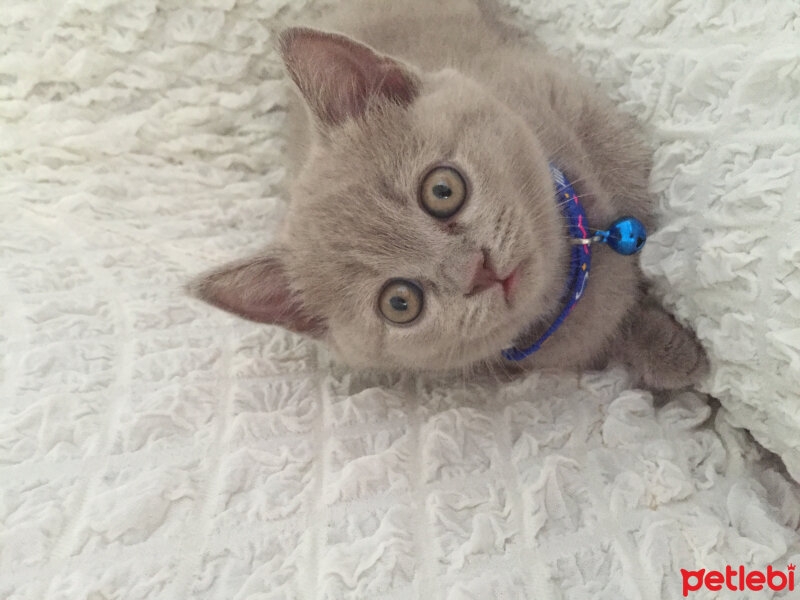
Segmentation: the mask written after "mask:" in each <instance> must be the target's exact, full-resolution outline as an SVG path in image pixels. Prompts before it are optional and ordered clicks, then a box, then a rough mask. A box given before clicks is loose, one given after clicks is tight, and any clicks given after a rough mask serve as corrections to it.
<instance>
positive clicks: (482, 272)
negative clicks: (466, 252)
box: [467, 251, 503, 296]
mask: <svg viewBox="0 0 800 600" xmlns="http://www.w3.org/2000/svg"><path fill="white" fill-rule="evenodd" d="M488 258H489V257H488V256H487V254H486V251H483V252H482V253H481V254H479V255H478V256H476V258H475V266H474V267H473V275H472V281H471V283H470V284H469V292H467V295H468V296H472V295H473V294H477V293H479V292H482V291H484V290H488V289H489V288H490V287H492V286H493V285H495V284H498V283H500V284H502V283H503V280H502V279H500V277H498V276H497V273H495V272H494V269H492V267H491V265H490V264H489V260H488Z"/></svg>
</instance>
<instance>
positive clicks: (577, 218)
mask: <svg viewBox="0 0 800 600" xmlns="http://www.w3.org/2000/svg"><path fill="white" fill-rule="evenodd" d="M550 175H551V176H552V177H553V182H554V183H555V188H556V202H558V205H559V206H560V207H561V213H562V214H563V215H564V218H565V219H566V221H567V226H568V229H569V235H570V237H571V238H572V240H573V246H572V258H571V259H570V264H569V277H568V278H567V287H566V289H565V290H564V295H563V302H564V303H565V304H564V309H563V310H562V311H561V314H560V315H558V318H557V319H556V320H555V321H553V324H552V325H550V328H549V329H548V330H547V331H545V332H544V334H543V335H542V337H540V338H539V339H538V340H536V341H535V342H534V343H533V344H532V345H531V346H528V347H527V348H524V349H520V348H516V347H514V348H508V349H507V350H503V357H504V358H506V359H508V360H514V361H517V360H522V359H523V358H527V357H528V356H530V355H531V354H533V353H534V352H536V351H537V350H538V349H539V348H541V347H542V344H544V343H545V342H546V341H547V338H549V337H550V336H551V335H553V334H554V333H555V332H556V330H557V329H558V328H559V327H561V324H562V323H563V322H564V320H565V319H566V318H567V315H568V314H569V313H570V312H571V311H572V309H573V308H575V305H576V304H577V303H578V300H580V299H581V296H583V291H584V290H585V289H586V282H587V280H588V279H589V270H590V269H591V266H592V247H591V242H592V238H593V236H590V235H589V227H588V225H587V224H586V211H584V210H583V205H582V204H581V201H580V200H579V199H578V194H576V193H575V188H573V187H572V184H571V183H570V182H569V179H567V176H566V175H564V173H563V172H562V171H560V170H559V169H558V168H556V167H555V166H554V165H550Z"/></svg>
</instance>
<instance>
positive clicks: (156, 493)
mask: <svg viewBox="0 0 800 600" xmlns="http://www.w3.org/2000/svg"><path fill="white" fill-rule="evenodd" d="M515 3H516V5H518V7H519V8H520V11H519V15H518V17H519V18H520V19H521V21H522V22H526V20H527V23H528V26H529V27H530V28H531V30H532V31H534V32H535V33H536V34H537V35H539V36H540V37H541V38H542V39H543V40H544V41H545V42H546V43H547V44H548V45H549V46H551V47H552V48H554V49H555V50H556V51H558V52H563V53H566V54H569V55H572V56H574V57H575V58H576V59H577V60H578V61H579V63H580V65H581V68H582V69H584V70H585V71H587V72H592V73H594V74H595V75H596V78H597V79H599V80H600V81H601V82H602V83H603V84H604V85H605V87H606V89H608V91H609V92H610V93H611V94H612V95H614V96H615V97H616V98H617V99H618V100H619V101H620V102H621V103H622V105H623V107H624V108H625V109H626V110H628V111H630V112H634V113H636V114H638V115H639V116H640V117H641V118H642V119H643V120H645V121H646V122H648V123H649V124H650V125H651V128H652V130H653V139H654V140H656V142H657V144H658V149H657V152H656V156H657V161H656V162H657V166H656V171H655V174H654V178H653V185H654V188H655V191H656V192H657V193H659V197H660V198H661V201H662V207H663V213H664V223H665V227H664V228H663V229H662V230H661V232H659V233H657V234H656V235H655V236H654V237H653V238H652V239H651V242H650V245H649V247H648V253H649V254H646V255H645V257H644V261H645V263H646V265H647V268H648V269H649V270H650V271H651V273H653V274H654V275H655V276H656V279H657V281H658V282H659V283H660V285H661V291H662V293H664V294H666V296H667V298H668V300H669V301H670V302H671V303H672V304H674V305H675V307H676V308H677V310H678V312H679V314H680V315H681V316H682V317H684V318H686V319H688V320H691V321H693V322H694V323H695V324H696V325H697V327H698V329H699V331H700V334H701V336H702V337H703V338H704V339H705V340H706V341H707V342H708V343H709V345H710V349H711V353H712V357H713V359H714V362H715V365H716V366H715V373H714V376H713V378H712V380H711V382H710V384H709V386H710V388H709V389H711V390H712V391H714V392H715V393H717V394H719V395H720V397H721V399H722V401H723V403H724V404H725V406H726V408H727V410H726V409H720V410H717V409H715V408H714V407H713V405H712V406H711V407H710V406H709V404H708V403H707V401H706V399H705V398H703V397H702V396H700V395H699V394H695V393H684V394H680V395H674V396H669V397H665V398H659V399H657V400H655V399H653V398H652V397H651V396H650V395H649V394H647V393H645V392H642V391H639V390H635V389H630V386H629V385H628V383H627V381H626V377H625V374H624V373H622V372H619V371H611V372H607V373H596V374H587V375H585V376H582V377H580V378H579V377H576V376H572V375H564V374H552V373H551V374H547V373H543V374H531V375H529V376H528V377H526V378H523V379H521V380H519V381H515V382H513V383H511V384H508V385H505V386H496V385H489V384H480V383H465V382H463V381H446V380H437V379H434V378H419V379H416V378H412V377H383V378H381V377H374V376H373V377H370V376H366V375H357V374H353V373H349V372H347V371H346V370H343V369H341V368H339V367H336V366H334V365H331V364H330V361H329V358H328V356H327V355H326V353H325V351H324V349H322V348H320V347H318V346H316V345H315V344H312V343H309V342H306V341H303V340H302V339H300V338H298V337H296V336H293V335H290V334H287V333H284V332H282V331H279V330H276V329H273V328H269V327H257V326H254V325H252V324H248V323H244V322H240V321H237V320H235V319H233V318H232V317H230V316H228V315H225V314H223V313H221V312H219V311H214V310H212V309H210V308H207V307H205V306H203V305H201V304H199V303H197V302H195V301H192V300H190V299H188V298H186V297H185V296H184V295H183V294H182V293H181V291H180V286H181V284H182V283H183V282H184V281H185V280H186V279H187V278H188V277H189V276H191V275H192V274H194V273H196V272H198V271H201V270H203V269H205V268H206V267H208V266H210V265H213V264H217V263H219V262H221V261H224V260H227V259H230V258H234V257H238V256H241V255H244V254H247V253H248V252H251V251H254V250H256V249H257V248H259V247H261V246H262V245H264V244H265V243H266V242H267V241H268V239H269V236H270V235H271V232H273V231H274V228H275V224H276V222H277V221H278V220H279V219H280V217H281V214H282V213H283V211H284V201H283V199H282V198H280V196H279V192H278V187H277V182H279V180H280V178H281V176H282V169H281V168H280V166H279V165H280V164H281V156H282V149H281V146H280V142H279V141H278V133H279V131H280V130H281V126H282V124H283V120H284V112H283V108H284V106H283V94H282V92H281V90H282V89H283V88H282V83H281V68H280V65H279V63H278V60H277V57H276V56H275V54H274V53H273V52H272V51H271V41H270V34H269V27H270V26H271V24H272V23H274V21H275V19H276V18H278V17H286V16H287V14H289V15H290V14H291V13H293V12H295V11H300V10H302V9H303V6H302V3H298V2H292V3H291V4H290V3H289V2H288V0H196V1H195V2H192V3H191V4H190V7H187V3H185V2H180V1H178V0H65V1H64V2H59V3H44V2H39V3H34V2H29V1H28V0H6V1H5V2H4V3H3V10H2V11H0V27H2V31H3V34H2V35H0V124H1V127H2V130H1V132H0V133H1V134H0V211H1V212H0V217H1V218H0V298H2V300H1V301H0V308H1V309H2V312H1V313H0V348H2V363H1V364H2V366H1V367H0V378H1V380H2V388H0V389H2V392H0V394H2V396H1V397H0V598H7V599H9V600H23V599H24V600H42V599H46V600H51V599H52V600H61V599H63V600H104V599H120V600H138V599H144V598H147V599H164V600H175V599H184V598H192V599H197V600H205V599H214V600H216V599H220V600H222V599H225V600H244V599H251V600H256V599H257V600H265V599H271V598H274V599H281V600H284V599H292V598H302V599H317V598H318V599H322V598H325V599H328V598H330V599H335V598H381V599H383V598H387V599H390V600H391V599H400V598H403V599H405V598H422V599H426V600H427V599H430V598H447V599H454V600H455V599H461V598H464V599H466V598H478V599H489V598H518V599H530V598H536V599H537V600H539V599H542V600H550V599H561V598H567V599H583V598H586V599H593V600H594V599H600V600H603V599H609V600H610V599H615V600H617V599H620V598H624V599H626V600H627V599H632V600H636V599H642V600H654V599H659V598H664V599H672V598H678V597H681V578H680V569H681V568H685V569H699V568H717V569H718V568H724V566H725V565H727V564H730V565H738V564H745V565H748V568H751V567H752V568H760V569H763V568H764V567H765V565H767V564H772V565H774V566H775V567H776V568H779V569H785V568H786V564H787V562H789V561H792V562H794V563H797V562H798V561H800V536H799V535H798V533H797V530H798V527H799V526H800V499H799V498H798V488H797V485H796V484H795V483H794V482H793V481H792V480H791V479H790V478H789V477H788V475H787V474H786V473H785V471H784V470H783V469H782V467H781V465H780V464H779V462H778V461H776V460H775V459H774V458H773V457H771V456H769V455H767V454H766V453H764V452H763V451H762V450H760V449H759V447H758V446H757V445H756V444H755V443H754V442H753V441H752V440H751V439H750V438H749V437H748V436H747V435H746V434H745V433H743V432H741V431H740V430H737V429H734V428H733V427H732V425H736V424H741V423H743V422H746V424H747V425H748V426H751V427H752V428H753V430H754V432H755V433H756V435H758V436H759V439H761V440H762V441H763V443H764V444H765V445H768V446H771V447H773V448H775V449H776V450H778V451H780V452H782V454H783V456H784V458H785V459H786V461H787V463H788V464H789V466H790V468H792V469H793V470H794V472H795V473H796V462H793V459H792V456H794V455H793V454H792V452H794V450H792V449H791V442H792V440H793V439H797V431H798V429H797V427H796V420H795V421H793V419H796V414H797V413H796V396H793V395H791V392H792V390H793V388H794V387H795V385H796V382H797V374H798V361H797V354H796V352H795V351H794V350H793V349H792V348H793V344H794V345H796V331H795V332H794V333H793V330H792V327H796V323H795V324H793V323H792V322H791V318H790V316H791V314H792V311H794V314H795V315H796V314H797V302H798V287H797V277H796V271H795V270H794V269H795V267H794V264H795V263H796V262H797V258H798V254H797V253H798V246H797V239H798V236H797V235H796V234H797V228H796V223H797V219H796V217H797V213H796V212H793V211H796V210H797V206H798V204H797V203H796V202H793V201H794V200H796V198H797V192H798V189H800V182H799V181H798V179H797V177H798V175H797V171H796V166H797V161H798V156H800V152H798V140H797V137H796V133H797V125H798V121H797V119H798V118H800V111H798V110H797V104H796V103H797V98H798V96H799V95H798V94H797V91H798V87H797V80H798V73H799V72H800V70H798V68H797V62H796V61H797V51H798V47H797V44H796V43H795V44H794V45H792V44H791V43H790V42H791V41H792V40H795V41H796V39H797V38H796V36H797V33H798V23H800V19H798V14H797V10H798V9H797V4H796V2H794V1H793V0H775V1H774V2H772V3H770V10H768V11H765V10H764V7H763V4H762V3H759V2H755V0H750V1H744V0H741V1H731V2H727V3H725V2H711V1H709V2H705V3H703V4H699V3H697V2H694V1H692V2H688V1H686V2H681V1H664V2H655V3H654V2H651V1H648V2H644V1H643V2H636V3H633V5H631V3H629V2H621V1H618V2H596V1H592V0H571V1H570V0H565V1H563V2H559V3H546V2H535V1H533V0H531V1H530V2H527V1H525V2H521V1H520V0H515ZM792 61H794V62H792ZM793 132H794V137H793ZM793 223H794V224H793ZM743 224H747V225H752V228H747V227H743V226H742V225H743ZM793 227H794V230H793V229H792V228H793ZM767 232H769V235H767ZM792 232H793V233H792ZM792 303H794V304H792ZM793 352H794V353H793ZM759 361H761V362H759ZM793 402H794V404H793ZM747 407H751V408H752V409H753V410H755V412H754V413H752V414H753V415H755V416H754V417H752V418H750V417H749V416H748V415H750V414H751V413H748V412H746V411H747V410H749V409H748V408H747ZM793 407H794V408H793ZM780 411H783V412H780ZM793 411H794V412H793ZM793 415H794V416H793ZM792 436H794V437H792ZM781 444H782V445H781ZM692 597H695V598H717V597H720V598H744V597H746V596H744V595H742V594H741V593H739V592H736V593H734V592H731V593H730V594H727V595H725V593H721V594H717V593H712V592H707V591H706V592H702V591H698V592H696V593H694V594H693V596H692ZM759 597H764V598H769V597H786V598H789V597H792V596H791V595H789V594H788V592H787V593H783V594H781V593H778V594H774V595H773V594H772V593H771V592H762V593H761V595H760V596H759Z"/></svg>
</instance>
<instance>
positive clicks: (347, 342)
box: [325, 326, 385, 368]
mask: <svg viewBox="0 0 800 600" xmlns="http://www.w3.org/2000/svg"><path fill="white" fill-rule="evenodd" d="M325 342H326V344H327V345H328V348H329V349H330V351H331V352H332V353H333V354H334V355H335V356H336V358H337V359H338V360H340V361H341V362H343V363H345V364H347V365H350V366H351V367H362V368H367V367H370V368H371V367H378V366H385V365H382V362H383V354H384V352H383V349H382V347H381V335H380V333H379V331H377V327H372V328H369V327H367V328H366V330H365V328H364V327H357V326H349V327H347V326H338V327H332V328H331V329H330V330H329V332H328V335H327V337H326V339H325Z"/></svg>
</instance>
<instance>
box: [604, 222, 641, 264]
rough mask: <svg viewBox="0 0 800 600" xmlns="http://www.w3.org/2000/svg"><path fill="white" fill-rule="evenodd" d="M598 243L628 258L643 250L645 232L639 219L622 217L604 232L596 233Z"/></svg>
mask: <svg viewBox="0 0 800 600" xmlns="http://www.w3.org/2000/svg"><path fill="white" fill-rule="evenodd" d="M595 235H596V238H595V239H597V241H598V242H601V243H604V244H608V245H609V246H610V247H611V249H612V250H613V251H614V252H617V253H619V254H624V255H625V256H629V255H631V254H636V253H637V252H639V250H641V249H642V248H644V243H645V242H646V241H647V230H646V229H645V228H644V225H643V224H642V222H641V221H640V220H639V219H635V218H634V217H622V218H620V219H617V220H616V221H614V222H613V223H612V224H611V227H609V228H608V230H606V231H598V232H597V233H596V234H595Z"/></svg>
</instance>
